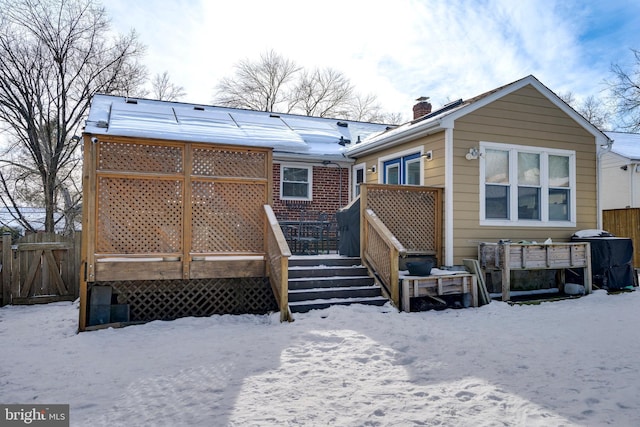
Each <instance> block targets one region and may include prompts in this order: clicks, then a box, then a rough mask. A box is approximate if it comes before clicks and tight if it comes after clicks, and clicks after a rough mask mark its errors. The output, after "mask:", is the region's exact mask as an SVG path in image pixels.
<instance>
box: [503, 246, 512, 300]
mask: <svg viewBox="0 0 640 427" xmlns="http://www.w3.org/2000/svg"><path fill="white" fill-rule="evenodd" d="M510 252H511V245H510V244H509V243H504V244H502V301H509V300H510V299H511V259H510V258H511V253H510Z"/></svg>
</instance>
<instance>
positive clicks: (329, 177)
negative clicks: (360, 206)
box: [272, 163, 349, 220]
mask: <svg viewBox="0 0 640 427" xmlns="http://www.w3.org/2000/svg"><path fill="white" fill-rule="evenodd" d="M312 197H313V200H312V201H300V200H280V163H274V164H273V205H272V206H273V211H274V212H275V214H276V217H278V219H284V218H285V217H288V218H289V219H294V220H295V219H297V218H298V216H299V213H300V211H301V210H306V211H308V212H326V213H329V214H335V212H336V211H337V210H338V209H339V208H341V207H343V206H345V205H346V204H348V203H349V169H348V168H345V167H343V168H342V203H341V202H340V169H339V168H337V167H335V166H321V165H319V166H314V167H313V189H312Z"/></svg>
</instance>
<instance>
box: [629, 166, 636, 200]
mask: <svg viewBox="0 0 640 427" xmlns="http://www.w3.org/2000/svg"><path fill="white" fill-rule="evenodd" d="M629 169H630V171H629V180H630V182H629V191H631V205H630V206H631V207H632V208H636V207H638V205H637V204H636V172H638V163H631V164H630V165H629Z"/></svg>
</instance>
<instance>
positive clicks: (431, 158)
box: [422, 150, 433, 161]
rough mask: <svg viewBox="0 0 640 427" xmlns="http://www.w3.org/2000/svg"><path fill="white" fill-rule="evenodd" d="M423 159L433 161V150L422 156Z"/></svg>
mask: <svg viewBox="0 0 640 427" xmlns="http://www.w3.org/2000/svg"><path fill="white" fill-rule="evenodd" d="M422 158H423V159H425V160H427V161H431V160H433V151H432V150H429V151H427V152H426V153H424V154H423V155H422Z"/></svg>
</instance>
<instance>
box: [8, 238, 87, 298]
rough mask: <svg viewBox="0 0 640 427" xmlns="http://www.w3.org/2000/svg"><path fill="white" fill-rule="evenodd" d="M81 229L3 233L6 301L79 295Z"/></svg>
mask: <svg viewBox="0 0 640 427" xmlns="http://www.w3.org/2000/svg"><path fill="white" fill-rule="evenodd" d="M79 260H80V233H76V235H75V237H72V238H69V237H65V236H61V235H58V234H54V233H37V234H30V235H27V236H25V237H22V238H21V239H19V240H18V241H17V242H16V243H15V244H14V245H12V244H11V235H10V234H4V235H3V236H2V305H7V304H38V303H47V302H53V301H73V300H74V299H76V298H77V297H78V289H79V287H78V282H79V274H78V271H79V270H78V266H79Z"/></svg>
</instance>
